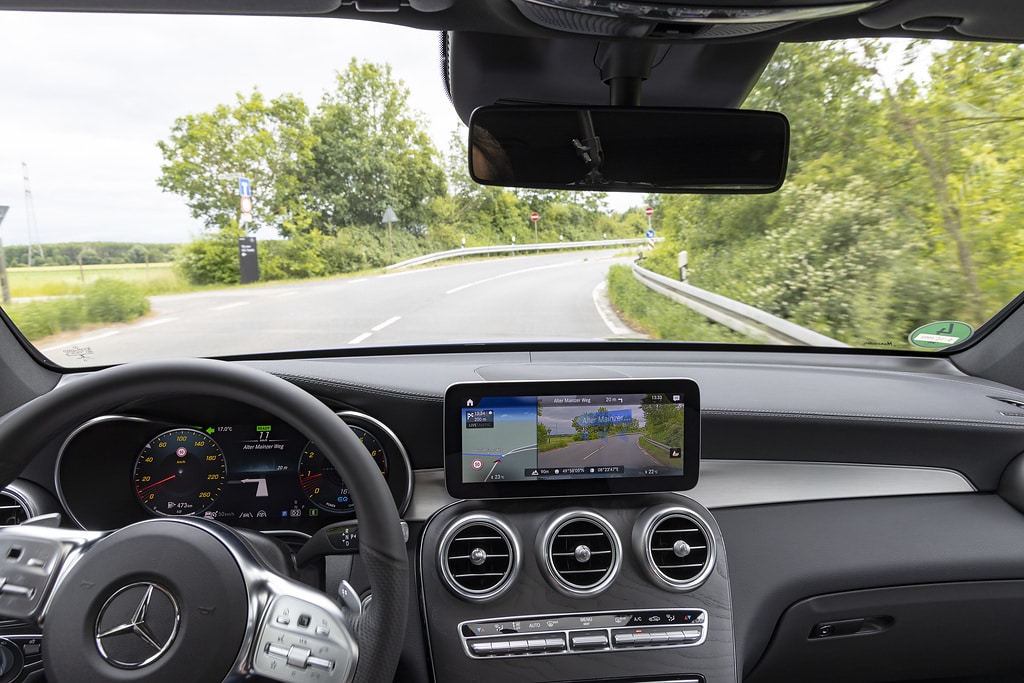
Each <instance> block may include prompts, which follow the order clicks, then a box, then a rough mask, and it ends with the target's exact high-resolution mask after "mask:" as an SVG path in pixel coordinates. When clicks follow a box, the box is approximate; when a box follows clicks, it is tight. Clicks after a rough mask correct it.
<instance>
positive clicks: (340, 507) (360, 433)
mask: <svg viewBox="0 0 1024 683" xmlns="http://www.w3.org/2000/svg"><path fill="white" fill-rule="evenodd" d="M349 427H350V429H351V430H352V431H353V432H354V433H355V435H356V436H357V437H359V440H360V441H361V442H362V443H363V446H365V447H366V450H367V451H368V452H369V453H370V457H372V458H373V461H374V462H375V463H377V467H378V468H380V473H381V474H383V475H384V476H385V477H386V476H388V457H387V454H386V453H385V452H384V447H383V446H382V445H381V443H380V441H379V440H378V439H377V437H375V436H374V435H373V434H371V433H370V432H368V431H366V430H365V429H363V428H362V427H356V426H354V425H349ZM299 484H300V485H301V486H302V490H303V491H304V492H305V494H306V497H307V498H309V500H310V501H311V502H312V503H313V504H314V505H316V506H317V507H318V508H321V509H323V510H327V511H328V512H335V513H338V514H351V513H352V512H353V511H354V510H355V504H354V503H353V502H352V496H351V495H350V494H349V490H348V485H347V484H345V482H344V481H342V478H341V475H340V474H339V473H338V470H336V469H334V465H332V464H331V463H330V462H328V461H327V458H326V457H324V455H323V453H321V452H320V450H319V449H318V448H317V447H316V445H315V444H314V443H313V442H312V441H310V442H309V443H307V444H306V447H305V448H303V449H302V457H301V458H300V459H299Z"/></svg>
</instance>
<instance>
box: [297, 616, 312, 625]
mask: <svg viewBox="0 0 1024 683" xmlns="http://www.w3.org/2000/svg"><path fill="white" fill-rule="evenodd" d="M311 619H312V618H311V617H310V616H309V615H308V614H300V615H299V620H298V622H296V623H297V624H298V627H299V628H306V627H308V626H309V622H310V620H311Z"/></svg>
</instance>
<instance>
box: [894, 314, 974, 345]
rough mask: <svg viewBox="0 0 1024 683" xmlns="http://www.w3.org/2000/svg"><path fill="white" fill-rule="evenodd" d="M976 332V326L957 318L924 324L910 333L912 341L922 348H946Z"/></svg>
mask: <svg viewBox="0 0 1024 683" xmlns="http://www.w3.org/2000/svg"><path fill="white" fill-rule="evenodd" d="M972 334H974V328H972V327H971V326H970V325H968V324H967V323H962V322H959V321H957V320H943V321H940V322H937V323H928V324H927V325H922V326H921V327H919V328H917V329H916V330H914V331H913V332H911V333H910V337H909V339H910V343H911V344H913V345H914V346H920V347H921V348H922V349H944V348H946V347H947V346H952V345H953V344H959V343H960V342H962V341H964V340H965V339H967V338H968V337H970V336H971V335H972Z"/></svg>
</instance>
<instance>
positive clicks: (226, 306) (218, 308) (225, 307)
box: [210, 301, 249, 311]
mask: <svg viewBox="0 0 1024 683" xmlns="http://www.w3.org/2000/svg"><path fill="white" fill-rule="evenodd" d="M248 305H249V302H248V301H236V302H234V303H231V304H224V305H223V306H214V307H213V308H211V309H210V310H211V311H226V310H228V309H229V308H238V307H239V306H248Z"/></svg>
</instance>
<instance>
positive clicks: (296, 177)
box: [157, 60, 647, 285]
mask: <svg viewBox="0 0 1024 683" xmlns="http://www.w3.org/2000/svg"><path fill="white" fill-rule="evenodd" d="M408 99H409V92H408V89H407V88H406V86H405V85H404V84H403V83H402V81H401V80H399V79H396V78H394V77H393V76H392V74H391V70H390V67H388V66H386V65H380V64H374V63H370V62H361V61H357V60H353V61H352V62H351V63H349V65H348V67H347V68H346V69H345V70H344V71H342V72H339V73H338V74H337V78H336V83H335V88H334V89H333V90H331V91H329V92H327V93H326V94H325V95H324V97H323V98H322V100H321V101H320V102H319V103H317V104H315V105H313V104H309V103H307V102H305V101H303V100H302V99H301V98H299V97H298V96H296V95H291V94H283V95H280V96H278V97H276V98H273V99H267V98H265V97H264V96H263V94H262V93H261V92H259V91H258V90H253V91H250V92H248V93H238V94H236V95H235V98H234V101H233V102H231V103H230V104H223V105H220V106H218V107H216V108H214V109H213V110H212V111H208V112H202V113H196V114H192V115H189V116H184V117H182V118H179V119H178V120H177V121H175V123H174V125H173V127H172V130H171V132H170V135H169V136H168V137H167V138H166V139H164V140H162V141H160V142H159V144H158V146H159V148H160V151H161V154H162V155H163V158H164V164H163V166H162V168H161V175H160V177H159V179H158V180H157V183H158V184H159V185H160V187H161V188H163V189H164V190H165V191H167V192H171V193H173V194H176V195H179V196H181V197H182V198H183V199H184V201H185V203H186V205H187V206H188V207H189V209H190V211H191V212H192V215H193V216H194V217H195V218H197V219H199V220H201V221H202V222H203V224H204V226H205V229H204V231H203V233H202V234H201V235H199V236H198V237H197V239H195V240H193V241H192V242H191V243H189V244H187V245H185V246H184V247H183V248H182V249H181V250H180V252H179V255H178V258H177V263H178V268H179V272H180V273H181V275H182V276H183V278H185V279H186V280H187V281H188V282H190V283H192V284H198V285H205V284H231V283H235V282H238V281H239V272H238V251H237V250H238V246H237V245H238V238H239V237H242V236H245V235H248V234H252V233H255V232H256V231H259V230H260V229H269V230H271V231H273V232H274V233H276V234H277V236H278V237H279V239H276V240H261V241H260V244H259V247H258V248H259V261H260V279H261V280H278V279H288V278H307V277H323V276H331V275H336V274H339V273H350V272H354V271H359V270H365V269H370V268H381V267H383V266H385V265H388V264H390V263H395V262H398V261H401V260H404V259H406V258H410V257H413V256H418V255H421V254H428V253H432V252H437V251H445V250H448V249H456V248H459V247H460V246H462V245H465V246H467V247H473V246H490V245H497V244H512V243H513V242H515V243H517V244H526V243H532V242H534V241H535V240H539V241H540V242H558V241H560V240H564V241H579V240H592V239H603V238H605V237H607V238H615V237H641V236H642V235H643V232H644V230H645V229H646V227H647V219H646V218H645V217H644V215H643V212H642V210H641V209H636V210H631V211H628V212H626V213H621V214H609V213H608V212H607V211H606V210H605V206H604V200H605V197H604V195H601V194H593V193H579V192H534V191H525V190H523V191H509V190H505V189H502V188H495V187H481V186H479V185H477V184H475V183H473V182H472V181H471V180H470V178H469V176H468V174H467V172H466V158H467V152H466V146H465V142H464V140H463V136H464V129H463V130H462V131H453V133H452V136H451V140H450V141H449V146H448V149H447V150H445V151H444V152H443V153H442V152H440V151H438V150H437V149H436V148H435V146H434V144H433V142H432V141H431V140H430V138H429V136H428V135H427V132H426V125H425V122H424V121H423V119H422V117H421V115H420V114H418V113H416V112H415V111H413V110H411V109H410V107H409V105H408ZM237 175H242V176H244V177H246V178H248V179H249V180H250V181H251V187H252V211H251V213H250V214H249V215H250V216H251V220H248V221H246V222H244V223H243V222H241V219H242V214H241V212H240V206H239V204H240V202H239V197H238V183H237V180H234V178H235V177H237ZM219 178H224V179H223V180H221V179H219ZM388 206H390V207H392V209H393V211H394V213H395V215H396V216H397V221H395V222H394V223H393V224H392V226H391V229H390V235H389V230H388V227H387V226H386V225H384V224H383V222H382V219H383V216H384V213H385V210H386V208H387V207H388ZM533 211H536V212H537V213H539V214H540V221H539V222H537V223H536V224H534V223H531V222H530V220H529V216H530V213H531V212H533ZM264 234H265V233H264Z"/></svg>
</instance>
